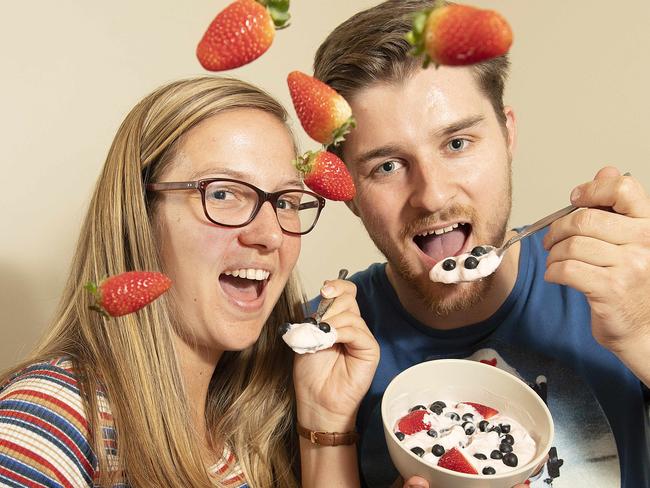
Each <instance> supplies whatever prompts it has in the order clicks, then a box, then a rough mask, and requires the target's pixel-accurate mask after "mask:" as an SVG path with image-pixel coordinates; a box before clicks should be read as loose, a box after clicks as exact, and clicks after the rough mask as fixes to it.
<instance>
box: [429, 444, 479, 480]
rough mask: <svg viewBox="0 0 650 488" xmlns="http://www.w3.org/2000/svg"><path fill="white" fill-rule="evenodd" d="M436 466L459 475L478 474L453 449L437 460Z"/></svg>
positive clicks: (463, 457)
mask: <svg viewBox="0 0 650 488" xmlns="http://www.w3.org/2000/svg"><path fill="white" fill-rule="evenodd" d="M438 466H440V467H441V468H447V469H451V470H452V471H457V472H459V473H466V474H478V472H477V471H476V469H474V466H472V465H471V464H470V462H469V461H468V460H467V459H466V458H465V456H463V453H462V452H460V451H459V450H458V449H456V448H455V447H452V448H451V449H449V450H448V451H447V452H445V453H444V454H443V455H442V456H441V457H440V459H438Z"/></svg>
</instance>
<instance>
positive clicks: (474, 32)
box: [406, 0, 512, 67]
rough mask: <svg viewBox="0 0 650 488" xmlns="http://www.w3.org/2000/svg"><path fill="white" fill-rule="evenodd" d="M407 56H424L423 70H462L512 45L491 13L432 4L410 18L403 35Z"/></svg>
mask: <svg viewBox="0 0 650 488" xmlns="http://www.w3.org/2000/svg"><path fill="white" fill-rule="evenodd" d="M406 39H407V40H408V41H409V43H410V44H411V45H412V46H413V50H412V51H411V54H413V55H414V56H421V55H424V63H423V64H424V67H427V66H428V65H429V63H430V62H432V63H434V64H435V65H436V66H439V65H450V66H464V65H470V64H474V63H479V62H481V61H486V60H488V59H492V58H496V57H498V56H502V55H504V54H506V53H507V52H508V50H509V49H510V46H511V45H512V29H511V28H510V25H509V24H508V22H507V21H506V20H505V19H504V18H503V17H502V16H501V15H500V14H499V13H497V12H495V11H493V10H484V9H479V8H476V7H471V6H469V5H459V4H446V3H445V2H442V1H440V0H438V1H436V2H435V4H434V7H433V8H431V9H426V10H424V11H422V12H419V13H417V14H416V15H415V17H414V18H413V30H412V31H411V32H409V33H408V34H407V35H406Z"/></svg>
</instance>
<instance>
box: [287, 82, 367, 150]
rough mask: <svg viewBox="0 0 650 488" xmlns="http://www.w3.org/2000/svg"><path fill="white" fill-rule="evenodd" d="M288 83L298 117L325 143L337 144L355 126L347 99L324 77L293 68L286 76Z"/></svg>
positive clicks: (308, 130) (306, 129)
mask: <svg viewBox="0 0 650 488" xmlns="http://www.w3.org/2000/svg"><path fill="white" fill-rule="evenodd" d="M287 84H288V85H289V93H290V94H291V101H292V102H293V106H294V108H295V109H296V114H298V119H300V123H301V124H302V127H303V129H305V132H306V133H307V134H309V137H311V138H312V139H314V140H315V141H318V142H320V143H321V144H324V145H326V146H329V145H330V144H334V145H336V144H338V143H339V142H341V141H342V140H343V139H344V138H345V137H344V136H345V134H347V133H348V132H349V131H350V129H351V128H353V127H355V125H356V122H355V121H354V118H353V117H352V109H351V108H350V105H349V104H348V102H346V101H345V98H343V97H342V96H341V95H339V94H338V93H337V92H336V90H334V89H333V88H330V87H329V86H328V85H326V84H325V83H323V82H322V81H320V80H317V79H316V78H314V77H313V76H309V75H306V74H305V73H301V72H300V71H292V72H291V73H289V76H287Z"/></svg>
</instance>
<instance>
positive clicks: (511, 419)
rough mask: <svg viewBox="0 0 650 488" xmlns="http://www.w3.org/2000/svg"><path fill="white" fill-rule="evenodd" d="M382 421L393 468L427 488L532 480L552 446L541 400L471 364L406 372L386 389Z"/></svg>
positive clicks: (498, 487) (455, 362)
mask: <svg viewBox="0 0 650 488" xmlns="http://www.w3.org/2000/svg"><path fill="white" fill-rule="evenodd" d="M381 413H382V421H383V427H384V435H385V437H386V444H387V446H388V451H389V454H390V456H391V459H392V461H393V464H394V465H395V467H396V468H397V470H398V471H399V472H400V474H401V475H402V477H403V478H404V479H408V478H409V477H411V476H415V475H417V476H420V477H422V478H425V479H426V480H427V481H428V482H429V484H430V488H436V487H439V488H511V487H512V486H514V485H516V484H518V483H523V482H524V481H525V480H526V479H528V477H529V476H530V475H532V474H533V473H534V472H535V470H536V469H537V468H538V467H539V466H540V465H541V464H542V463H543V462H544V459H545V458H546V455H547V453H548V451H549V449H550V448H551V444H552V442H553V435H554V426H553V419H552V417H551V414H550V412H549V410H548V408H547V406H546V405H545V403H544V401H543V400H542V399H541V398H540V396H539V395H538V394H537V393H536V392H535V391H534V390H533V389H532V388H530V387H529V386H528V385H526V384H525V383H524V382H523V381H521V380H520V379H518V378H516V377H515V376H513V375H512V374H510V373H508V372H506V371H503V370H501V369H499V368H496V367H494V366H491V365H488V364H484V363H480V362H478V361H470V360H463V359H440V360H435V361H428V362H424V363H420V364H417V365H415V366H412V367H411V368H409V369H407V370H405V371H403V372H402V373H400V374H399V375H398V376H396V377H395V378H394V379H393V380H392V381H391V383H390V384H389V385H388V387H387V388H386V391H385V393H384V396H383V399H382V404H381Z"/></svg>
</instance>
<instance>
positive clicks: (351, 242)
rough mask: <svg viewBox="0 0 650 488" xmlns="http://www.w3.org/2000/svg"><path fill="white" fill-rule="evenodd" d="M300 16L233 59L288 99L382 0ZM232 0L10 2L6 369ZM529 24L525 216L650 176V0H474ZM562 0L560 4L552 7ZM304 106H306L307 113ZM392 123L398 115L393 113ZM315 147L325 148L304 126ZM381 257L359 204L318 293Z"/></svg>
mask: <svg viewBox="0 0 650 488" xmlns="http://www.w3.org/2000/svg"><path fill="white" fill-rule="evenodd" d="M292 3H293V5H292V9H291V10H292V13H293V25H292V26H291V27H290V28H289V29H286V30H284V31H282V32H279V33H278V35H277V37H276V41H275V43H274V45H273V46H272V47H271V49H270V51H269V52H268V53H266V54H265V55H264V56H263V57H262V58H260V59H259V60H258V61H256V62H255V63H253V64H252V65H249V66H247V67H244V68H241V69H238V70H234V71H232V72H230V74H231V75H234V76H237V77H241V78H244V79H246V80H249V81H252V82H254V83H257V84H259V85H262V86H263V87H265V88H266V89H268V90H269V91H270V92H271V93H272V94H274V95H276V96H277V97H278V98H279V99H281V100H282V101H283V102H284V103H285V104H287V105H288V104H289V103H290V100H289V96H288V92H287V89H286V85H285V76H286V74H287V73H288V72H289V71H291V70H294V69H300V70H303V71H306V72H309V73H311V56H312V54H313V52H314V51H315V49H316V47H317V46H318V44H319V43H320V41H321V40H322V39H324V37H325V36H326V34H327V33H328V32H329V30H330V29H331V28H333V27H334V26H335V25H337V24H338V23H339V22H340V21H342V20H344V19H345V18H347V17H348V16H350V15H352V14H354V13H355V12H357V11H359V10H362V9H363V8H365V7H368V6H371V5H374V4H375V3H377V2H376V1H375V0H326V1H325V0H323V1H316V0H294V1H293V2H292ZM226 4H227V1H226V0H194V1H192V2H183V1H179V0H155V1H154V0H138V1H133V0H113V1H110V2H109V1H97V0H90V1H89V0H57V1H56V2H52V1H48V0H22V1H20V2H3V5H2V8H1V13H0V62H1V63H2V78H1V81H0V107H1V110H2V117H0V142H1V148H0V165H1V168H2V173H1V174H2V187H1V190H0V216H1V218H0V313H1V315H0V368H3V367H5V366H8V365H10V364H11V363H12V362H14V361H15V360H16V359H18V358H21V357H22V356H23V355H24V354H25V353H26V352H27V351H28V350H29V348H30V347H31V346H32V345H33V343H34V341H35V340H36V338H37V337H38V335H39V334H40V333H41V331H42V330H43V328H44V327H45V325H46V324H47V321H48V318H49V317H50V315H51V313H52V310H53V308H54V307H55V305H56V302H57V300H58V296H59V293H60V290H61V287H62V286H63V283H64V279H65V275H66V269H67V266H68V263H69V261H70V257H71V253H72V250H73V246H74V243H75V239H76V234H77V232H78V228H79V222H80V219H81V217H82V215H83V213H84V211H85V207H86V205H87V202H88V198H89V195H90V192H91V189H92V186H93V183H94V180H95V178H96V177H97V175H98V173H99V169H100V167H101V165H102V163H103V159H104V156H105V154H106V151H107V149H108V146H109V144H110V141H111V139H112V137H113V134H114V132H115V130H116V129H117V126H118V125H119V123H120V121H121V120H122V118H123V117H124V115H125V114H126V113H127V111H128V110H129V109H130V108H131V107H132V106H133V105H134V104H135V103H136V102H137V101H138V99H140V98H141V97H142V96H144V95H145V94H146V93H148V92H149V91H151V90H152V89H153V88H155V87H156V86H158V85H160V84H162V83H164V82H167V81H170V80H172V79H175V78H179V77H184V76H189V75H195V74H200V73H203V71H202V69H201V67H200V65H199V64H198V62H197V61H196V60H195V57H194V49H195V46H196V43H197V41H198V39H199V38H200V36H201V34H202V33H203V30H204V29H205V27H206V26H207V25H208V23H209V22H210V21H211V20H212V18H213V16H214V15H215V14H216V12H217V11H218V10H220V9H221V8H222V7H223V6H225V5H226ZM473 4H474V5H479V6H487V7H492V8H497V9H499V10H500V11H501V12H502V13H503V14H504V15H505V16H506V17H507V18H508V19H509V20H510V22H511V24H512V26H513V29H514V32H515V43H514V46H513V49H512V60H513V63H514V69H513V74H512V78H511V82H510V86H509V89H508V92H507V96H506V98H507V101H508V103H510V104H511V105H513V106H514V107H515V110H516V114H517V117H518V124H519V145H518V150H517V152H516V155H515V166H514V182H515V193H514V210H513V217H512V224H513V225H521V224H524V223H527V222H530V221H531V220H534V219H536V218H537V217H540V216H542V215H544V214H545V213H548V212H550V211H552V210H554V209H556V208H559V207H560V206H563V205H565V204H566V203H567V200H568V194H569V191H570V189H571V188H572V187H573V185H575V184H577V183H580V182H583V181H585V180H587V179H590V178H591V177H592V176H593V174H594V172H595V171H596V170H597V169H598V168H599V167H600V166H601V165H603V164H606V163H608V164H616V165H619V166H620V167H621V168H623V169H625V170H629V171H632V172H633V173H634V175H635V176H637V177H638V178H639V179H641V180H642V181H643V182H644V184H645V186H646V188H650V164H649V163H650V121H649V114H650V95H649V94H648V88H647V87H648V86H650V67H649V66H648V60H649V58H650V56H649V55H648V48H649V47H650V29H648V27H647V26H648V25H649V23H650V3H649V2H647V0H621V1H620V2H615V3H612V2H605V1H604V0H596V1H593V0H571V1H566V2H553V3H552V4H551V3H549V2H542V1H535V0H501V1H498V2H497V1H488V0H474V1H473ZM548 6H552V8H549V7H548ZM291 113H292V114H293V111H292V110H291ZM387 123H390V121H387ZM295 125H296V128H297V130H296V132H297V133H298V134H299V136H300V138H301V141H302V144H303V148H308V147H312V146H313V145H314V144H313V143H311V142H310V141H309V140H308V138H307V137H306V136H305V134H304V133H303V132H302V129H300V128H299V124H298V123H296V124H295ZM379 258H380V256H379V254H378V253H377V251H376V250H375V249H374V247H373V246H372V244H371V243H370V242H369V240H368V239H367V238H366V237H365V234H364V232H363V229H362V227H361V226H360V224H359V223H358V222H357V221H356V220H355V218H353V216H352V215H351V213H349V212H348V211H347V209H346V208H345V207H344V205H343V204H340V203H339V204H336V203H334V204H332V203H330V204H329V205H328V207H327V209H326V212H325V215H324V218H323V220H322V221H321V223H320V226H319V228H318V229H317V230H316V231H315V232H314V233H312V234H310V235H309V236H307V238H305V239H304V244H303V253H302V256H301V261H300V264H299V266H300V271H301V272H302V276H303V282H304V285H305V287H306V290H307V292H308V294H309V295H313V294H314V293H316V292H317V290H318V287H319V284H320V283H321V282H322V280H324V279H326V278H330V277H333V276H334V275H335V274H336V271H337V270H338V268H340V267H343V266H345V267H348V268H350V269H351V270H355V269H360V268H364V267H365V266H366V265H368V264H369V263H371V262H373V261H376V260H377V259H379Z"/></svg>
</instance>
